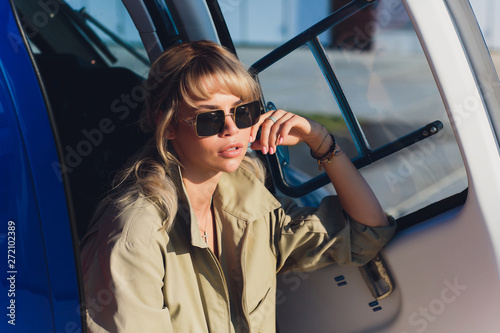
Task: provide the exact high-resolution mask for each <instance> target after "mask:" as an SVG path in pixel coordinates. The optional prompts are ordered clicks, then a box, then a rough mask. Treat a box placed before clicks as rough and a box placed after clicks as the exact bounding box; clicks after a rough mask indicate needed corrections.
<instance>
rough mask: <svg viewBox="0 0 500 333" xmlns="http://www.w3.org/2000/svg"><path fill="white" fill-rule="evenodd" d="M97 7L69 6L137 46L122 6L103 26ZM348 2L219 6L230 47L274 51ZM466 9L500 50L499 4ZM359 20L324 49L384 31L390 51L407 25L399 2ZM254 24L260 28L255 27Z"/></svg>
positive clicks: (365, 43) (241, 1)
mask: <svg viewBox="0 0 500 333" xmlns="http://www.w3.org/2000/svg"><path fill="white" fill-rule="evenodd" d="M98 2H99V3H100V7H102V2H103V1H102V0H68V3H69V4H70V5H71V6H72V7H73V8H74V9H76V10H80V9H81V8H87V9H88V11H89V12H92V13H94V14H93V15H94V16H95V18H96V19H97V20H99V21H101V22H102V23H104V24H105V25H106V26H107V27H108V28H109V29H110V30H112V31H115V32H118V34H119V35H120V37H121V38H123V39H124V40H126V41H127V42H129V43H132V44H133V43H137V42H140V39H139V36H138V34H137V32H136V31H135V30H134V29H132V26H131V25H130V24H128V23H127V21H128V20H130V18H129V17H128V16H127V13H126V12H125V10H124V9H123V7H121V6H118V3H119V2H120V0H108V1H105V3H106V6H107V10H106V11H107V12H108V13H114V15H113V16H112V19H111V20H110V18H109V17H110V16H109V15H105V13H103V14H102V18H104V17H106V20H105V22H103V20H101V18H100V17H99V13H95V12H94V11H92V7H93V6H95V4H96V3H98ZM347 2H348V0H273V1H270V0H219V4H220V6H221V9H222V11H223V13H224V16H225V18H226V21H227V24H228V26H230V27H231V29H230V30H231V32H232V38H233V40H234V42H235V43H237V44H240V45H249V46H275V45H278V44H280V43H282V42H283V41H286V40H288V39H290V38H292V37H293V36H295V35H296V34H298V33H300V32H301V31H303V30H304V29H306V28H307V27H309V26H310V25H312V24H314V23H315V22H317V21H319V20H320V19H322V18H324V17H325V16H326V15H327V14H328V13H331V12H332V10H333V9H336V8H339V7H340V6H341V5H343V4H344V3H347ZM470 3H471V5H472V7H473V9H474V11H475V13H476V17H477V20H478V22H479V24H480V26H481V29H482V31H483V35H484V37H485V40H486V42H487V43H488V45H489V47H490V50H500V21H499V20H496V17H498V16H500V3H498V1H497V0H470ZM262 8H265V10H264V11H263V10H262ZM358 16H359V17H360V20H359V21H360V22H368V24H367V23H365V24H358V25H356V26H354V27H353V26H352V24H351V26H344V29H340V28H339V29H336V30H334V31H333V33H331V32H330V33H325V34H323V35H321V37H320V38H321V41H322V42H323V43H324V44H325V45H329V46H331V47H337V48H338V47H343V46H342V45H344V47H345V46H348V47H349V43H351V47H352V46H353V45H352V43H353V42H354V40H356V41H357V43H358V45H354V46H356V47H357V48H361V49H362V48H363V47H369V44H370V43H372V42H377V41H372V40H371V36H372V34H371V30H372V29H385V30H386V31H387V32H388V35H387V38H384V41H383V42H384V43H385V44H386V43H390V42H391V40H392V41H394V43H393V44H394V47H400V46H401V45H404V42H403V41H402V39H404V32H405V30H406V27H407V26H408V25H409V24H410V22H409V20H408V18H407V16H406V15H405V13H404V9H403V7H402V5H401V1H400V0H379V3H378V4H377V5H376V7H375V8H370V9H368V10H365V11H364V12H363V13H359V15H358ZM255 22H258V23H259V24H257V25H256V24H255ZM250 27H251V28H250ZM354 28H355V29H354ZM348 30H351V35H350V37H348V36H344V35H345V31H348ZM397 32H399V33H397ZM379 35H380V34H379ZM349 38H350V39H351V41H350V42H349ZM103 39H104V40H106V39H107V37H105V36H103Z"/></svg>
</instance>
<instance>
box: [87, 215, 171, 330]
mask: <svg viewBox="0 0 500 333" xmlns="http://www.w3.org/2000/svg"><path fill="white" fill-rule="evenodd" d="M128 218H133V217H130V216H129V217H127V216H126V215H124V216H122V217H119V218H117V219H115V220H114V221H113V222H115V223H116V224H118V225H120V224H121V221H120V219H128ZM126 226H127V224H126V223H125V228H123V230H120V232H119V233H115V234H113V233H110V232H106V228H105V227H102V228H100V229H99V230H97V231H95V232H94V234H91V235H90V236H89V237H88V239H87V240H86V243H85V246H84V247H83V249H82V263H83V273H84V284H85V296H86V299H85V303H86V315H87V327H88V332H174V330H173V328H172V323H171V319H170V313H169V309H168V308H166V307H165V306H164V297H163V292H162V289H163V280H164V277H165V268H164V256H163V251H162V246H161V244H160V242H159V241H158V239H156V238H155V237H143V236H145V235H137V233H135V234H136V235H135V236H134V237H135V238H134V239H131V238H129V237H127V234H128V231H130V230H127V227H126ZM144 234H147V233H144Z"/></svg>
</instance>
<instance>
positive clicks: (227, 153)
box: [219, 143, 244, 158]
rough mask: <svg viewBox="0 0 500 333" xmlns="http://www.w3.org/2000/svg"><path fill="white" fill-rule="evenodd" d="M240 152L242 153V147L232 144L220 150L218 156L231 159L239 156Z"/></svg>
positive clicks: (238, 144) (239, 144)
mask: <svg viewBox="0 0 500 333" xmlns="http://www.w3.org/2000/svg"><path fill="white" fill-rule="evenodd" d="M242 152H244V149H243V145H242V144H241V143H233V144H230V145H227V146H225V147H224V148H222V149H221V150H220V151H219V155H221V156H222V157H228V158H231V157H237V156H240V155H241V153H242Z"/></svg>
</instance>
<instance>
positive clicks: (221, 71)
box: [180, 59, 260, 108]
mask: <svg viewBox="0 0 500 333" xmlns="http://www.w3.org/2000/svg"><path fill="white" fill-rule="evenodd" d="M217 60H218V59H217ZM195 82H196V83H197V84H194V83H195ZM180 86H181V96H182V97H181V98H182V100H184V102H185V103H186V104H187V105H189V106H191V107H193V108H194V107H196V102H199V101H202V100H208V99H210V98H212V97H213V95H215V94H216V93H219V92H222V93H225V94H231V95H234V96H237V97H239V98H241V99H242V100H243V101H246V102H249V101H253V100H256V99H259V97H260V89H259V86H258V84H257V82H256V81H255V79H254V78H253V77H252V76H251V75H250V74H249V73H248V72H247V71H246V69H244V68H243V67H241V64H238V66H236V65H235V64H232V63H228V62H224V63H219V62H206V63H205V62H198V63H196V64H193V66H192V67H191V68H190V69H189V70H187V73H185V75H184V76H183V77H182V79H181V85H180Z"/></svg>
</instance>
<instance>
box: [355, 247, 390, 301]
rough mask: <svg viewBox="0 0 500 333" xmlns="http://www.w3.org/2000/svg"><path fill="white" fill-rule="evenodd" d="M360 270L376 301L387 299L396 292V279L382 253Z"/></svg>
mask: <svg viewBox="0 0 500 333" xmlns="http://www.w3.org/2000/svg"><path fill="white" fill-rule="evenodd" d="M359 270H360V272H361V275H362V276H363V278H364V280H365V283H366V285H367V286H368V289H370V292H371V293H372V295H373V297H375V299H377V300H381V299H383V298H386V297H387V296H389V295H390V294H391V293H392V292H393V291H394V288H395V284H394V279H393V278H392V275H391V272H390V271H389V267H388V266H387V263H386V262H385V260H384V258H383V257H382V254H381V253H380V252H379V253H378V254H377V256H376V257H375V258H373V259H372V260H370V261H369V262H368V263H367V264H366V265H364V266H361V267H360V268H359Z"/></svg>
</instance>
